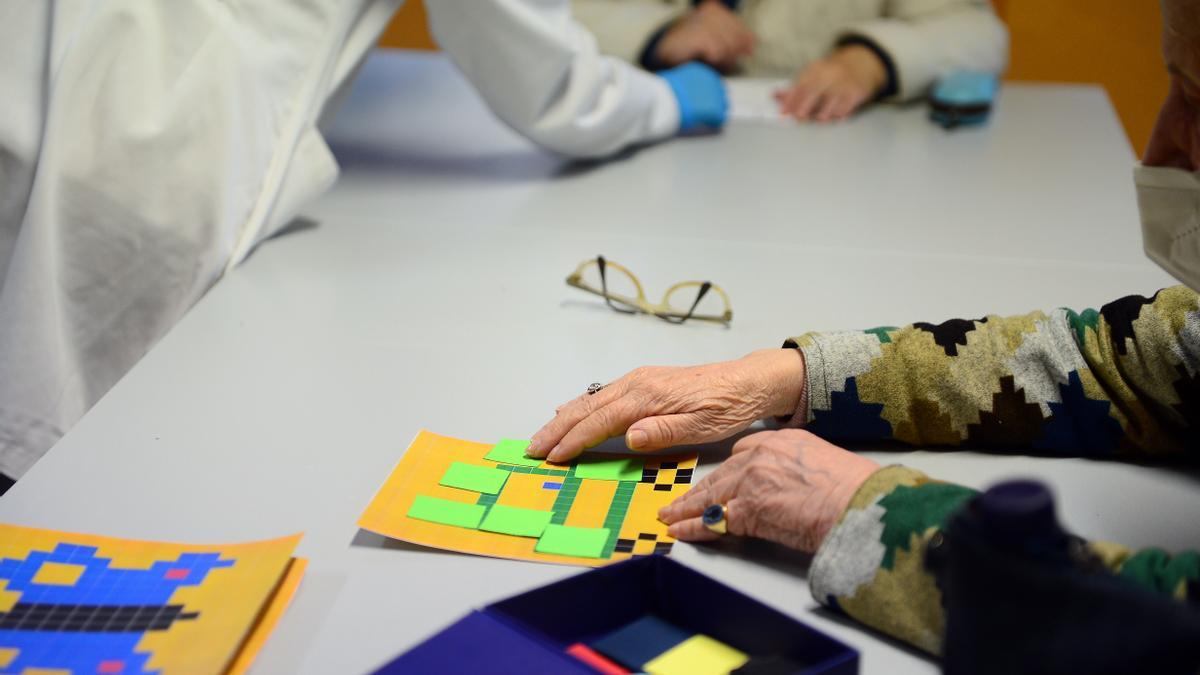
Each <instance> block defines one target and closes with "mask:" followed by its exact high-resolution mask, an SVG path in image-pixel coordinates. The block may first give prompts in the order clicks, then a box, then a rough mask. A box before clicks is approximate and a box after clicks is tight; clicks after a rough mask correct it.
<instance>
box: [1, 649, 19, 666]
mask: <svg viewBox="0 0 1200 675" xmlns="http://www.w3.org/2000/svg"><path fill="white" fill-rule="evenodd" d="M17 653H18V652H17V650H15V649H13V648H11V647H0V668H7V667H8V666H9V665H10V664H12V662H13V661H16V660H17Z"/></svg>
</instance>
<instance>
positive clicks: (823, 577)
mask: <svg viewBox="0 0 1200 675" xmlns="http://www.w3.org/2000/svg"><path fill="white" fill-rule="evenodd" d="M975 494H976V493H975V491H973V490H971V489H969V488H965V487H961V486H958V485H954V484H951V483H943V482H940V481H935V480H931V479H930V478H928V477H927V476H925V475H924V474H922V473H921V472H919V471H915V470H913V469H908V468H905V467H902V466H889V467H885V468H883V469H880V470H878V471H876V472H875V473H874V474H873V475H872V476H871V477H870V478H868V479H867V481H866V482H865V483H863V485H862V487H860V488H859V490H858V492H857V493H856V494H855V495H854V498H853V499H852V500H851V502H850V505H849V506H848V507H847V509H846V511H845V512H844V513H843V514H842V517H841V519H840V520H839V521H838V523H837V524H836V525H835V526H834V527H833V529H832V530H830V532H829V534H828V535H827V536H826V538H825V541H824V542H823V543H822V545H821V548H820V549H819V550H818V551H817V554H816V556H815V557H814V558H813V563H812V566H811V568H810V569H809V586H810V588H811V590H812V594H813V597H814V598H816V600H817V601H818V602H820V603H822V604H824V605H827V606H829V607H833V608H835V609H839V610H840V611H842V612H843V613H845V614H846V615H848V616H850V617H851V618H852V619H854V620H856V621H858V622H860V623H863V624H865V625H867V626H870V627H871V628H874V629H876V630H879V631H881V632H883V633H886V634H888V635H890V636H892V637H895V638H898V639H901V640H904V641H905V642H908V643H910V644H912V645H914V646H916V647H918V648H920V649H923V650H925V651H927V652H930V653H932V654H939V653H940V652H941V647H942V635H943V632H944V630H945V616H944V613H943V610H942V597H941V592H940V591H939V590H938V588H937V585H936V584H935V583H934V578H933V576H932V575H931V574H930V573H929V572H928V571H926V569H925V565H924V560H925V549H926V546H927V545H928V543H929V541H930V540H931V539H932V538H933V536H934V535H935V534H936V533H937V532H938V531H939V530H940V529H941V526H942V524H943V523H944V522H946V520H947V519H948V518H949V517H950V514H951V513H953V512H954V510H955V509H957V508H958V507H959V506H960V505H961V504H963V503H964V502H965V501H967V500H969V499H970V498H971V497H973V496H974V495H975ZM1089 547H1090V548H1091V549H1092V551H1093V552H1094V553H1096V554H1097V555H1098V556H1099V557H1100V559H1101V560H1103V561H1104V562H1105V564H1106V565H1107V566H1108V567H1109V568H1110V569H1112V570H1113V571H1114V572H1116V573H1117V574H1118V575H1119V576H1122V577H1125V578H1127V579H1129V580H1130V581H1132V582H1134V583H1138V584H1140V585H1142V586H1145V587H1147V588H1149V589H1151V590H1154V591H1158V592H1161V593H1164V594H1168V595H1172V596H1174V597H1176V598H1180V599H1185V600H1188V601H1189V602H1191V601H1195V600H1196V599H1197V598H1200V555H1197V554H1196V553H1195V552H1186V553H1180V554H1177V555H1174V556H1172V555H1168V554H1167V553H1165V552H1163V551H1161V550H1159V549H1146V550H1143V551H1137V552H1135V551H1132V550H1130V549H1127V548H1124V547H1122V546H1118V545H1116V544H1109V543H1104V542H1092V543H1090V544H1089Z"/></svg>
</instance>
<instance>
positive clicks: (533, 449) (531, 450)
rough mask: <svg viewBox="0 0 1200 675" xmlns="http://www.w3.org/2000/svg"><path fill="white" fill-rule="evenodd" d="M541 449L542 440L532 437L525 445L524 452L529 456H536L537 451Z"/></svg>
mask: <svg viewBox="0 0 1200 675" xmlns="http://www.w3.org/2000/svg"><path fill="white" fill-rule="evenodd" d="M541 449H542V442H541V441H539V440H537V439H533V440H531V441H529V445H528V446H526V448H525V454H526V455H527V456H529V457H537V456H538V454H537V451H538V450H541Z"/></svg>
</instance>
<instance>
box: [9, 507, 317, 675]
mask: <svg viewBox="0 0 1200 675" xmlns="http://www.w3.org/2000/svg"><path fill="white" fill-rule="evenodd" d="M299 541H300V535H294V536H291V537H284V538H281V539H273V540H269V541H259V542H251V543H245V544H225V545H214V546H196V545H190V544H171V543H160V542H150V541H134V540H128V539H114V538H109V537H100V536H94V535H88V534H71V533H66V532H56V531H53V530H41V529H35V528H27V527H18V526H14V525H0V672H4V673H35V672H36V673H51V672H53V673H105V674H107V673H112V674H118V673H119V674H120V675H135V674H149V673H155V674H161V675H171V674H173V673H189V674H190V673H212V674H213V675H218V674H234V675H237V674H240V673H242V672H244V671H245V670H246V669H247V668H248V667H249V665H250V663H251V661H252V660H253V658H254V656H255V654H256V653H257V652H258V650H259V649H260V648H261V647H262V645H263V643H264V641H265V640H266V638H267V635H268V634H270V632H271V630H272V629H273V628H274V626H275V623H276V622H277V621H278V619H279V617H280V615H281V614H282V612H283V610H284V608H286V606H287V604H288V602H289V601H290V600H291V597H292V595H293V594H294V593H295V591H296V588H297V587H298V586H299V583H300V577H301V576H302V575H303V573H304V568H305V564H306V561H305V560H303V559H300V558H294V557H292V553H293V551H294V550H295V548H296V545H297V543H299Z"/></svg>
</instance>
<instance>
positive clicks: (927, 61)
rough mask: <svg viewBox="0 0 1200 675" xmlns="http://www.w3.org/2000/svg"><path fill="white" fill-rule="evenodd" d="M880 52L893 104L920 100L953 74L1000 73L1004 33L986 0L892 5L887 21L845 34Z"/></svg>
mask: <svg viewBox="0 0 1200 675" xmlns="http://www.w3.org/2000/svg"><path fill="white" fill-rule="evenodd" d="M841 37H842V38H843V39H844V38H847V37H862V38H866V39H867V40H870V41H871V42H873V43H874V44H875V45H877V46H878V47H879V48H880V49H882V50H883V51H884V52H885V53H886V54H887V55H888V57H890V58H891V60H892V65H893V66H894V67H895V69H896V93H895V95H894V97H893V98H895V99H898V100H902V101H903V100H909V99H913V98H917V97H920V96H924V95H925V94H926V93H928V91H929V88H930V87H931V86H933V84H934V83H935V82H936V81H937V80H938V79H939V78H941V77H942V76H944V75H946V74H948V73H950V72H952V71H955V70H975V71H982V72H989V73H997V74H999V73H1001V72H1002V71H1003V70H1004V68H1005V66H1006V65H1007V64H1008V30H1007V29H1006V28H1005V27H1004V23H1003V22H1001V21H1000V19H999V18H997V17H996V15H995V13H994V12H992V9H991V5H990V4H989V3H988V2H987V0H892V1H891V2H889V3H888V11H887V15H886V16H884V17H882V18H879V19H874V20H871V21H867V22H864V23H861V24H858V25H856V26H852V27H850V28H849V29H847V30H846V31H845V32H844V34H843V35H842V36H841Z"/></svg>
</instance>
